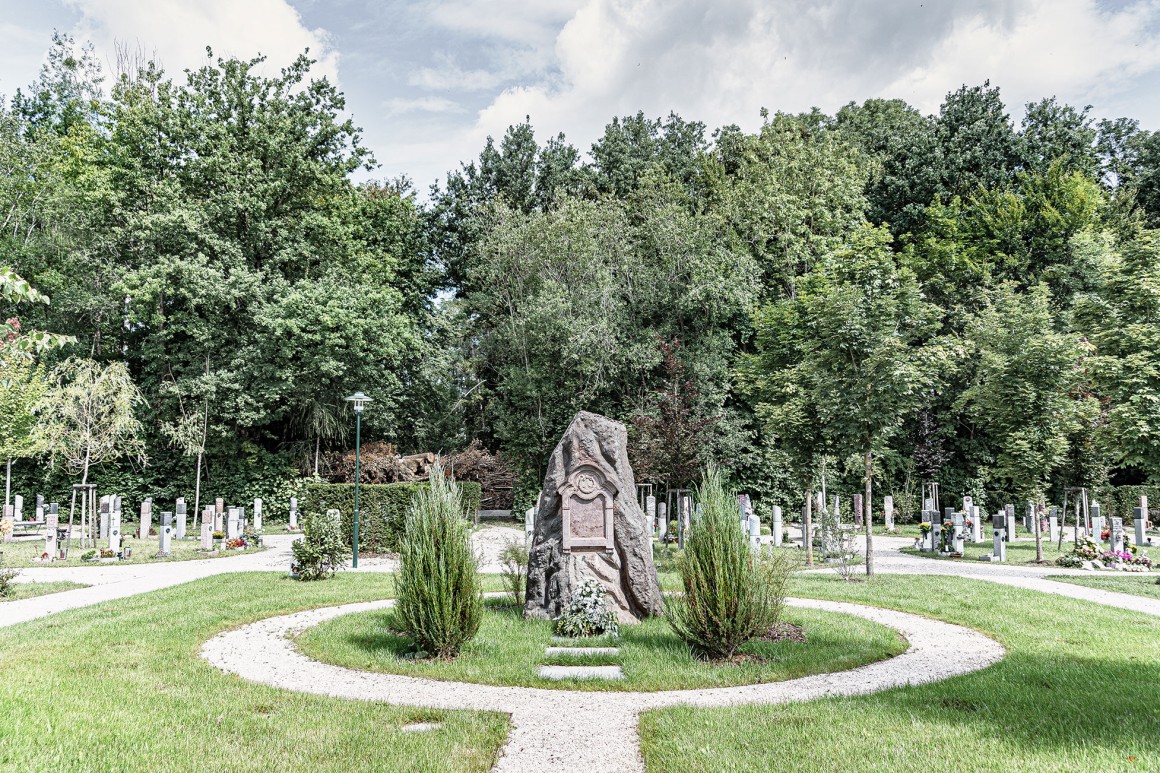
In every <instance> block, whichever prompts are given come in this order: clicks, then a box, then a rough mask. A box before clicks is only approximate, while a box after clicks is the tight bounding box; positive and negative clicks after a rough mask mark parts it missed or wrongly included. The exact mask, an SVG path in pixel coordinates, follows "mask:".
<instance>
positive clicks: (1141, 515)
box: [1132, 497, 1148, 548]
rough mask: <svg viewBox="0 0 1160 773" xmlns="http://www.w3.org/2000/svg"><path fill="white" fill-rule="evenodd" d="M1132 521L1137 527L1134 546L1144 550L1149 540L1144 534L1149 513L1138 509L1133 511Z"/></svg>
mask: <svg viewBox="0 0 1160 773" xmlns="http://www.w3.org/2000/svg"><path fill="white" fill-rule="evenodd" d="M1141 499H1143V500H1144V501H1145V502H1147V501H1148V500H1147V498H1146V497H1141ZM1132 520H1133V521H1134V522H1135V525H1136V540H1135V542H1133V543H1132V544H1133V545H1136V546H1137V547H1141V548H1142V547H1144V546H1145V545H1147V544H1148V539H1147V537H1146V536H1145V534H1144V525H1145V524H1146V523H1147V522H1148V511H1147V510H1144V509H1142V508H1139V507H1137V508H1136V509H1135V510H1133V511H1132Z"/></svg>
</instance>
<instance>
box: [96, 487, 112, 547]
mask: <svg viewBox="0 0 1160 773" xmlns="http://www.w3.org/2000/svg"><path fill="white" fill-rule="evenodd" d="M111 499H112V497H110V496H109V495H108V494H106V495H105V496H103V497H101V526H100V531H99V532H98V534H97V536H98V537H99V538H100V539H108V538H109V510H110V508H111V507H112V504H111V503H110V500H111Z"/></svg>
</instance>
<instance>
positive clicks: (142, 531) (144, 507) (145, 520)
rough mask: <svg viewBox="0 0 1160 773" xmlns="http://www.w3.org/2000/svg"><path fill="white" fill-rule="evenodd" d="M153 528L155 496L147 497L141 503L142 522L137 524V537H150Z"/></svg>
mask: <svg viewBox="0 0 1160 773" xmlns="http://www.w3.org/2000/svg"><path fill="white" fill-rule="evenodd" d="M152 528H153V497H145V501H144V502H142V503H141V522H140V523H139V524H137V538H138V539H148V538H149V531H150V529H152Z"/></svg>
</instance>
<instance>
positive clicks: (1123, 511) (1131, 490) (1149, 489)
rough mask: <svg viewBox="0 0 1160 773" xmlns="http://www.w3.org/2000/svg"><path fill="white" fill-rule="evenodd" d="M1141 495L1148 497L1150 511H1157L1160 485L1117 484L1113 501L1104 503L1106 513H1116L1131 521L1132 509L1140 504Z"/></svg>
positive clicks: (1159, 503)
mask: <svg viewBox="0 0 1160 773" xmlns="http://www.w3.org/2000/svg"><path fill="white" fill-rule="evenodd" d="M1141 496H1145V497H1148V511H1149V512H1152V513H1155V512H1156V510H1157V508H1160V486H1116V487H1115V488H1113V489H1111V500H1112V501H1111V502H1107V503H1105V504H1104V508H1103V509H1104V515H1105V516H1109V515H1115V516H1117V517H1120V518H1123V519H1124V521H1125V522H1127V521H1129V520H1130V519H1131V518H1132V511H1133V510H1134V509H1135V508H1137V507H1139V506H1140V497H1141ZM1109 504H1110V505H1111V512H1110V513H1109V512H1108V509H1109V508H1108V505H1109ZM1153 520H1155V519H1153ZM1125 528H1127V526H1126V524H1125Z"/></svg>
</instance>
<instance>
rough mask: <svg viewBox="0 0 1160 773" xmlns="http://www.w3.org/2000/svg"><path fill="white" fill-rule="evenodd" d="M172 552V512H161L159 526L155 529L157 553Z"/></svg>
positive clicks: (164, 554) (160, 554) (166, 553)
mask: <svg viewBox="0 0 1160 773" xmlns="http://www.w3.org/2000/svg"><path fill="white" fill-rule="evenodd" d="M172 553H173V513H165V512H163V513H161V528H160V529H158V530H157V555H159V556H169V555H171V554H172Z"/></svg>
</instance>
